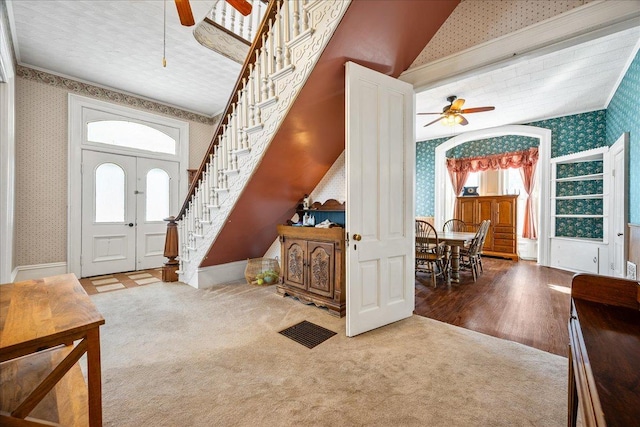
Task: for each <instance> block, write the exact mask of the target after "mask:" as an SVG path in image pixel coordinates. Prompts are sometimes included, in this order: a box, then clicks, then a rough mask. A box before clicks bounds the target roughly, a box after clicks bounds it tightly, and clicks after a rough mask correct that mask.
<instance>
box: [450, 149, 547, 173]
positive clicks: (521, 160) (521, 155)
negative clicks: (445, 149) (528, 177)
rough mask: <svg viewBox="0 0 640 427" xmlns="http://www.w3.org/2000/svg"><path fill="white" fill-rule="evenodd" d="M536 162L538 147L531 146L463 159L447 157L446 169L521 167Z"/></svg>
mask: <svg viewBox="0 0 640 427" xmlns="http://www.w3.org/2000/svg"><path fill="white" fill-rule="evenodd" d="M537 162H538V147H531V148H529V149H527V150H523V151H514V152H511V153H500V154H494V155H490V156H483V157H468V158H464V159H447V169H448V170H449V171H450V172H478V171H486V170H495V169H509V168H521V167H522V166H531V165H535V164H536V163H537Z"/></svg>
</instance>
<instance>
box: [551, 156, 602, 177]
mask: <svg viewBox="0 0 640 427" xmlns="http://www.w3.org/2000/svg"><path fill="white" fill-rule="evenodd" d="M603 171H604V164H603V162H602V160H595V161H593V162H579V163H560V164H558V165H557V167H556V178H569V177H572V176H581V175H593V174H596V173H602V172H603Z"/></svg>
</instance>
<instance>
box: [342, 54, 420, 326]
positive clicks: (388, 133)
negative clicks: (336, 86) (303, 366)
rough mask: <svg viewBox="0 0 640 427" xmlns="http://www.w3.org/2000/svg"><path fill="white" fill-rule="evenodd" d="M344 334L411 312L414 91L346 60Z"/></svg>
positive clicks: (412, 305)
mask: <svg viewBox="0 0 640 427" xmlns="http://www.w3.org/2000/svg"><path fill="white" fill-rule="evenodd" d="M346 170H347V221H346V222H347V232H348V238H349V242H348V248H347V255H346V256H347V270H346V276H347V277H346V278H347V295H346V300H347V319H346V321H347V327H346V332H347V336H350V337H351V336H354V335H358V334H361V333H363V332H366V331H369V330H372V329H375V328H378V327H381V326H384V325H387V324H389V323H392V322H395V321H398V320H401V319H404V318H407V317H409V316H411V315H412V313H413V310H414V305H415V302H414V301H415V293H414V292H415V291H414V283H415V279H414V258H415V254H414V243H413V240H414V234H415V230H414V228H415V227H414V201H413V200H414V194H413V186H414V175H415V141H414V95H413V87H412V86H411V85H410V84H407V83H404V82H401V81H399V80H396V79H393V78H391V77H388V76H386V75H384V74H380V73H378V72H375V71H372V70H369V69H367V68H364V67H362V66H360V65H357V64H354V63H351V62H348V63H347V64H346Z"/></svg>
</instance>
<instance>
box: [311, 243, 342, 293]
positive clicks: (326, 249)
mask: <svg viewBox="0 0 640 427" xmlns="http://www.w3.org/2000/svg"><path fill="white" fill-rule="evenodd" d="M307 251H308V260H307V264H308V266H309V280H308V285H309V286H308V290H309V292H313V293H314V294H318V295H322V296H326V297H333V284H334V283H335V277H334V276H335V268H334V259H335V256H334V251H335V249H334V245H333V243H328V242H311V241H310V242H307Z"/></svg>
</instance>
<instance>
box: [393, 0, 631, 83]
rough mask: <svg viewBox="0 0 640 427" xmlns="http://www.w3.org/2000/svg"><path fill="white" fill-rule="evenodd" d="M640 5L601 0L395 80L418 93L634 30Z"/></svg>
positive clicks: (420, 67) (474, 47)
mask: <svg viewBox="0 0 640 427" xmlns="http://www.w3.org/2000/svg"><path fill="white" fill-rule="evenodd" d="M639 18H640V0H606V1H605V0H599V1H593V2H591V3H587V4H585V5H583V6H580V7H576V8H575V9H572V10H570V11H568V12H565V13H562V14H560V15H557V16H554V17H552V18H549V19H547V20H544V21H542V22H539V23H536V24H533V25H530V26H528V27H526V28H523V29H521V30H518V31H514V32H513V33H510V34H506V35H504V36H501V37H497V38H495V39H493V40H489V41H487V42H484V43H481V44H479V45H476V46H473V47H470V48H468V49H465V50H463V51H461V52H457V53H455V54H452V55H449V56H446V57H444V58H441V59H438V60H435V61H432V62H429V63H428V64H425V65H421V66H418V67H414V68H411V69H409V70H407V71H405V72H404V73H402V75H401V76H400V77H399V79H400V80H402V81H405V82H407V83H411V84H412V85H413V87H414V90H415V91H416V92H421V91H423V90H426V89H429V88H432V87H434V86H441V85H443V84H445V83H450V82H453V81H456V80H459V79H460V78H462V77H464V76H467V75H470V74H476V73H478V72H479V71H491V70H494V69H497V68H501V67H504V66H505V65H507V64H513V63H516V62H518V61H523V60H530V59H532V58H535V57H538V56H541V55H546V54H549V53H551V52H556V51H558V50H561V49H566V48H567V47H570V46H575V45H577V44H580V43H584V42H586V41H589V40H593V39H596V38H599V37H603V36H605V35H609V34H614V33H616V32H619V31H623V30H626V29H629V28H633V27H637V26H638V19H639Z"/></svg>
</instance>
